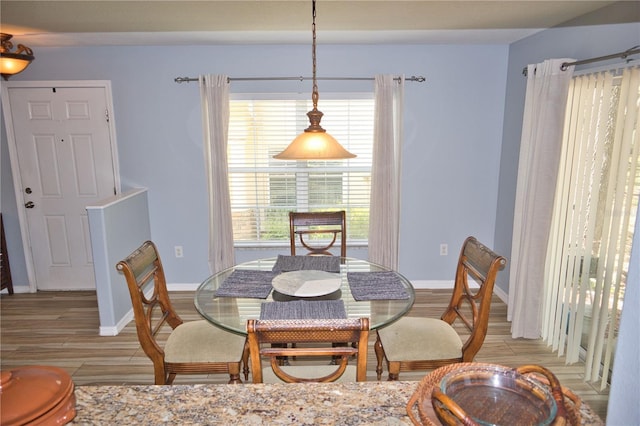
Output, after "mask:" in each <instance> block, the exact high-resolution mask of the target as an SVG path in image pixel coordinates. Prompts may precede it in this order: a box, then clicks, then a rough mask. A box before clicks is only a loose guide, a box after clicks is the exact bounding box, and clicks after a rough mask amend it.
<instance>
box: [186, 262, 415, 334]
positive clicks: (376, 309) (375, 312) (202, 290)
mask: <svg viewBox="0 0 640 426" xmlns="http://www.w3.org/2000/svg"><path fill="white" fill-rule="evenodd" d="M277 260H278V258H269V259H260V260H255V261H251V262H246V263H241V264H238V265H236V266H234V267H232V268H229V269H227V270H224V271H222V272H219V273H217V274H214V275H212V276H211V277H209V278H207V279H206V280H205V281H204V282H203V283H202V284H201V285H200V286H199V287H198V289H197V290H196V294H195V306H196V309H197V310H198V312H199V313H200V314H201V315H202V316H203V317H204V318H205V319H206V320H208V321H209V322H211V323H212V324H215V325H217V326H219V327H221V328H224V329H226V330H228V331H231V332H233V333H236V334H241V335H246V334H247V332H246V324H247V320H248V319H259V318H260V317H261V312H262V311H263V309H264V306H265V304H269V303H271V302H291V301H299V300H307V301H320V300H326V301H331V300H334V301H341V302H342V304H343V305H344V309H345V312H346V316H347V317H348V318H362V317H366V318H369V321H370V329H371V330H375V329H377V328H381V327H384V326H385V325H387V324H390V323H392V322H393V321H395V320H396V319H398V318H400V317H401V316H403V315H404V314H406V313H407V312H408V311H409V309H410V308H411V306H412V305H413V302H414V300H415V292H414V289H413V286H412V285H411V282H409V280H407V279H406V278H405V277H403V276H402V275H401V274H399V273H397V272H394V271H390V270H388V269H386V268H384V267H382V266H379V265H376V264H373V263H370V262H367V261H366V260H361V259H354V258H342V259H341V262H340V268H339V269H340V272H339V273H335V274H333V275H334V276H335V278H336V279H340V285H339V288H338V290H336V291H333V292H331V293H329V294H325V295H321V296H313V297H297V296H291V295H287V294H283V293H280V292H278V291H277V290H275V289H274V288H273V287H272V286H271V282H272V280H273V278H275V277H276V276H278V275H279V274H280V272H272V269H273V268H274V265H276V261H277ZM251 271H262V273H260V272H258V273H255V272H251ZM376 272H382V273H383V274H369V273H376ZM235 278H239V280H238V282H237V283H236V284H238V285H239V287H237V288H236V292H235V293H234V289H233V288H231V291H229V292H227V291H225V292H223V291H222V290H226V289H229V288H230V287H229V284H231V282H232V281H234V279H235ZM349 278H350V279H351V283H350V282H349ZM391 282H392V283H393V286H395V288H394V289H392V290H393V291H386V290H385V289H384V286H385V285H387V284H391ZM223 284H224V285H225V287H224V288H223V289H222V290H221V291H220V292H218V290H219V289H220V288H221V286H223ZM363 284H364V286H363ZM356 285H358V286H359V287H358V288H356V287H355V286H356ZM363 288H369V289H370V290H373V291H370V292H369V293H368V294H364V295H363V296H360V295H359V294H360V293H361V291H360V290H362V289H363ZM352 289H354V290H358V291H354V292H356V293H357V294H358V295H357V298H358V299H359V300H356V298H354V295H353V294H352ZM220 294H225V295H220ZM310 294H313V293H310ZM363 297H364V298H363ZM387 297H388V298H387ZM291 306H293V305H291Z"/></svg>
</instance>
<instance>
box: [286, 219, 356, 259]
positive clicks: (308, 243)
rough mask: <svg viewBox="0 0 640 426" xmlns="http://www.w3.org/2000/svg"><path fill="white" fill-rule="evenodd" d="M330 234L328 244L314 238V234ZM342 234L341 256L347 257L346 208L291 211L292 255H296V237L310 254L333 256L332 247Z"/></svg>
mask: <svg viewBox="0 0 640 426" xmlns="http://www.w3.org/2000/svg"><path fill="white" fill-rule="evenodd" d="M323 234H324V235H328V236H329V237H330V238H331V241H330V242H329V243H328V244H325V243H322V242H319V241H316V240H312V238H313V236H318V235H323ZM338 234H339V235H340V256H341V257H347V221H346V213H345V211H344V210H341V211H336V212H289V238H290V241H291V255H292V256H295V255H296V239H299V240H300V244H301V245H302V247H304V248H305V249H307V250H308V253H307V254H310V255H328V256H331V255H333V253H331V251H330V249H331V248H332V247H333V246H334V245H335V243H336V240H337V239H338Z"/></svg>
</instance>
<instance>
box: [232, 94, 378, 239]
mask: <svg viewBox="0 0 640 426" xmlns="http://www.w3.org/2000/svg"><path fill="white" fill-rule="evenodd" d="M342 96H343V98H342V99H325V97H326V95H323V99H322V102H320V104H319V105H318V109H320V110H321V111H322V112H323V113H324V117H323V119H322V122H321V124H322V127H323V128H324V129H325V130H326V131H327V132H328V133H330V134H331V135H332V136H333V137H335V138H336V139H337V140H338V141H339V142H340V143H341V144H342V146H344V147H345V148H346V149H347V150H349V151H351V152H352V153H354V154H356V155H357V157H356V158H354V159H349V160H337V161H287V160H276V159H274V158H273V155H275V154H277V153H279V152H280V151H282V150H283V149H284V148H286V147H287V145H288V144H289V143H290V142H291V141H292V140H293V139H294V138H295V137H296V136H297V135H298V134H299V133H301V132H303V131H304V129H305V128H306V127H308V125H309V120H308V118H307V116H306V114H307V112H308V111H310V110H311V109H312V108H313V105H312V103H311V100H309V99H293V98H292V97H291V96H289V95H280V96H276V95H270V96H268V97H269V98H268V99H265V96H264V95H260V98H258V96H257V95H253V96H251V95H243V96H242V97H243V98H245V99H239V98H238V97H239V96H236V99H232V100H231V102H230V111H231V114H230V120H229V138H228V139H229V145H228V161H229V186H230V194H231V210H232V214H233V235H234V242H235V244H236V245H245V246H251V245H256V246H260V245H268V244H273V243H278V242H281V243H282V242H287V243H288V241H289V216H288V215H289V212H290V211H327V210H345V211H346V215H347V240H348V241H350V242H352V243H353V242H356V241H360V242H366V241H367V237H368V231H369V195H370V183H371V182H370V180H371V160H372V145H373V111H374V101H373V94H357V95H349V96H345V95H342ZM307 98H308V97H307Z"/></svg>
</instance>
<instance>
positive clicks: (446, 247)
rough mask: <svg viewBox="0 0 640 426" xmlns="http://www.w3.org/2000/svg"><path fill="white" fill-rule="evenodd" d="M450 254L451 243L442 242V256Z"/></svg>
mask: <svg viewBox="0 0 640 426" xmlns="http://www.w3.org/2000/svg"><path fill="white" fill-rule="evenodd" d="M448 254H449V245H448V244H444V243H442V244H440V256H447V255H448Z"/></svg>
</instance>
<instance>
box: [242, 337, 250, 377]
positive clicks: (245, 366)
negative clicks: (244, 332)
mask: <svg viewBox="0 0 640 426" xmlns="http://www.w3.org/2000/svg"><path fill="white" fill-rule="evenodd" d="M242 373H243V374H244V380H245V381H247V380H249V342H248V341H246V342H244V350H243V351H242Z"/></svg>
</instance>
